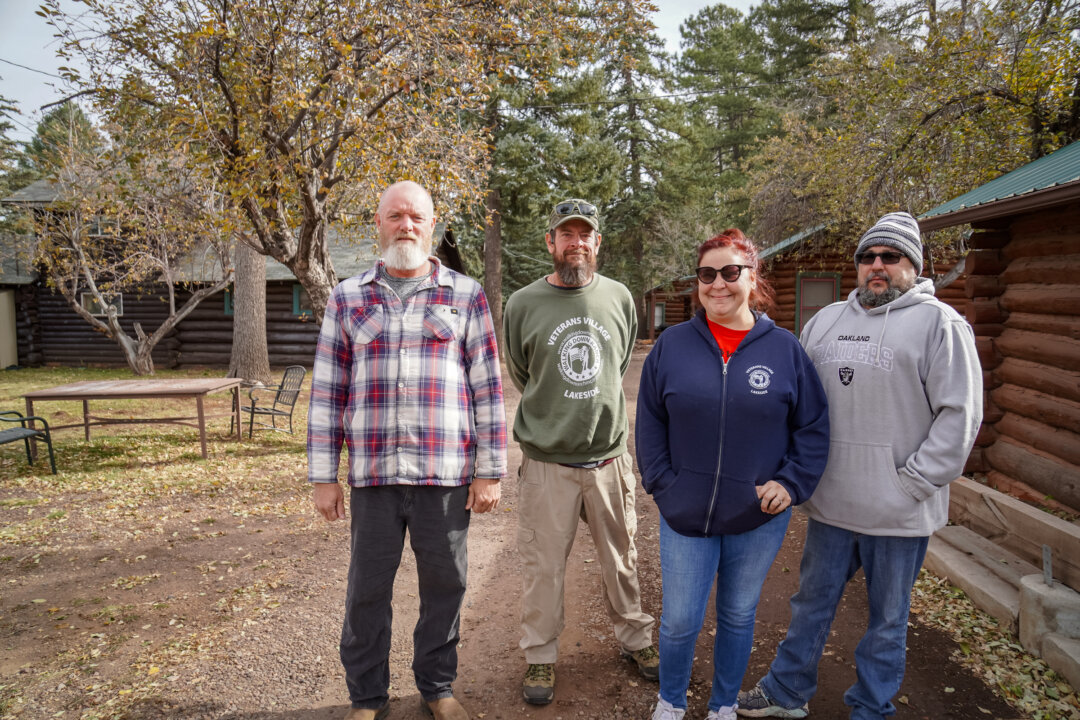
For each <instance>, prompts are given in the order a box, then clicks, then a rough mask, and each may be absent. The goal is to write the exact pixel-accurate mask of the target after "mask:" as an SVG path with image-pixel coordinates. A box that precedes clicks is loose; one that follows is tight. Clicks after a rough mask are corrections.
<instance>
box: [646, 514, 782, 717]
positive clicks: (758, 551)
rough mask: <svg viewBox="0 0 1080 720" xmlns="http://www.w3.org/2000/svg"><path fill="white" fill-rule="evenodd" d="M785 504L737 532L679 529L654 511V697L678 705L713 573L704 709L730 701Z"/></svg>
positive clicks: (683, 696) (746, 656) (742, 667)
mask: <svg viewBox="0 0 1080 720" xmlns="http://www.w3.org/2000/svg"><path fill="white" fill-rule="evenodd" d="M790 521H791V509H790V508H788V509H787V510H785V511H784V512H782V513H780V514H779V515H777V516H776V517H774V518H773V519H771V520H769V521H768V522H767V523H765V524H764V525H761V526H759V527H756V528H754V529H753V530H750V531H748V532H744V533H739V534H737V535H717V536H715V537H687V536H685V535H680V534H679V533H677V532H675V531H674V530H672V529H671V527H670V526H669V525H668V524H667V522H666V521H665V520H664V518H663V517H661V518H660V570H661V573H662V582H663V590H664V606H663V613H662V614H661V617H660V697H661V698H663V699H664V700H666V701H667V702H669V703H671V704H672V705H673V706H675V707H677V708H685V707H686V689H687V687H688V686H689V685H690V669H691V666H692V665H693V663H694V646H695V645H696V644H697V637H698V634H699V633H700V632H701V627H702V623H703V622H704V620H705V610H706V609H707V606H708V603H709V591H710V590H711V589H712V586H713V581H714V580H715V581H716V641H715V643H714V645H713V682H712V696H711V697H710V698H709V709H710V710H719V709H720V708H721V707H725V706H731V705H734V704H735V699H736V697H737V696H738V694H739V686H740V685H741V683H742V678H743V674H744V673H745V672H746V663H747V661H748V660H749V659H750V650H751V648H752V646H753V642H754V618H755V615H756V613H757V605H758V599H759V598H760V597H761V586H762V584H764V582H765V576H766V575H767V574H768V572H769V568H770V567H771V566H772V563H773V560H774V559H775V558H776V553H777V552H778V551H779V550H780V545H781V544H782V543H783V541H784V536H785V534H786V533H787V527H788V523H789V522H790Z"/></svg>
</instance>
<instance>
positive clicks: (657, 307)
mask: <svg viewBox="0 0 1080 720" xmlns="http://www.w3.org/2000/svg"><path fill="white" fill-rule="evenodd" d="M666 319H667V305H666V304H665V303H662V302H658V303H656V304H654V305H653V311H652V325H653V328H656V329H659V328H662V327H664V324H665V320H666Z"/></svg>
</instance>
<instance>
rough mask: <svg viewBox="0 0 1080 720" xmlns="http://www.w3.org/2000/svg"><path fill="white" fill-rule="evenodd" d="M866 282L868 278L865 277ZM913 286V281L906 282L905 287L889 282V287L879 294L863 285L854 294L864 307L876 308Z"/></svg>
mask: <svg viewBox="0 0 1080 720" xmlns="http://www.w3.org/2000/svg"><path fill="white" fill-rule="evenodd" d="M867 282H869V278H867ZM913 287H915V283H914V282H911V283H908V284H907V286H906V287H904V286H901V285H893V284H892V283H891V282H890V283H889V287H887V288H886V289H885V290H884V292H882V293H881V294H878V293H875V292H874V291H873V290H871V289H870V287H869V286H865V287H861V288H859V294H858V295H856V297H857V298H858V300H859V304H860V305H862V306H863V307H864V308H867V309H870V308H876V307H881V306H882V305H888V304H889V303H891V302H892V301H893V300H896V299H897V298H898V297H900V296H901V295H903V294H904V293H906V292H907V291H908V290H910V289H911V288H913Z"/></svg>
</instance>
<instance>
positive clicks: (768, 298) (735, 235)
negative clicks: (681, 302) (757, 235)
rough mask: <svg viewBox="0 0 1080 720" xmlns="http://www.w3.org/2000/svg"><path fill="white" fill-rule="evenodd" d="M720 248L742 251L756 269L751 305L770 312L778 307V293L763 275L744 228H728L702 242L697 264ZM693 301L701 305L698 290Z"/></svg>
mask: <svg viewBox="0 0 1080 720" xmlns="http://www.w3.org/2000/svg"><path fill="white" fill-rule="evenodd" d="M720 248H731V249H732V250H735V251H736V252H738V253H740V254H741V255H742V256H743V257H744V258H745V259H746V264H747V265H749V266H750V269H751V270H753V271H754V278H755V279H754V287H753V288H751V290H750V302H749V304H750V307H751V308H752V309H754V310H759V311H761V312H768V311H769V310H771V309H772V308H774V307H776V293H775V292H773V289H772V285H770V284H769V281H768V280H766V279H765V278H763V277H762V276H761V272H760V268H761V260H760V259H759V258H758V251H757V248H756V247H754V243H752V242H751V241H750V239H749V238H748V237H746V236H745V235H743V232H742V230H739V229H738V228H728V229H727V230H725V231H724V232H722V233H720V234H719V235H717V236H716V237H712V238H709V239H708V240H706V241H705V242H703V243H701V245H699V246H698V249H697V266H698V267H700V266H701V258H703V257H705V253H707V252H709V251H710V250H718V249H720ZM693 301H694V303H693V304H694V306H695V307H700V306H701V301H700V300H699V299H698V291H697V290H695V291H694V293H693Z"/></svg>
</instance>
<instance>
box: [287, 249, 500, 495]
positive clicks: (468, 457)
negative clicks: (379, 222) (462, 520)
mask: <svg viewBox="0 0 1080 720" xmlns="http://www.w3.org/2000/svg"><path fill="white" fill-rule="evenodd" d="M432 262H433V263H435V272H434V274H433V275H432V277H431V278H428V279H427V280H425V281H424V282H423V283H422V284H421V286H420V289H419V290H418V291H417V292H416V293H415V294H414V295H412V296H411V297H410V298H409V299H408V300H407V301H406V302H405V303H404V304H403V303H402V302H401V300H399V299H398V297H397V295H396V294H395V293H394V292H393V290H391V289H390V287H389V286H388V285H386V284H385V283H384V282H381V281H380V280H379V275H380V268H381V266H382V261H381V260H380V261H379V264H378V265H376V267H375V268H372V269H371V270H368V271H367V272H365V273H363V274H362V275H358V276H356V277H353V278H349V279H348V280H345V281H344V282H342V283H340V284H339V285H338V286H337V287H336V288H334V291H333V293H332V294H331V295H330V300H329V301H328V302H327V305H326V313H325V315H324V316H323V324H322V328H321V330H320V333H319V343H318V347H317V349H316V351H315V367H314V370H313V371H312V380H311V404H310V407H309V410H308V439H307V451H308V479H309V480H310V481H311V482H336V481H337V475H338V462H339V460H340V455H341V446H342V443H343V442H344V443H346V444H347V445H348V448H349V474H348V482H349V484H350V485H353V486H356V487H364V486H373V485H441V486H447V487H452V486H458V485H464V484H467V483H469V482H471V481H472V478H473V477H481V478H498V477H503V476H504V475H506V416H505V411H504V409H503V393H502V379H501V377H500V374H499V353H498V349H497V348H496V345H495V330H494V326H493V325H492V320H491V311H490V309H489V308H488V304H487V298H486V297H485V296H484V291H483V289H482V288H481V287H480V285H479V284H478V283H477V282H476V281H475V280H473V279H472V278H469V277H467V276H465V275H461V274H460V273H456V272H454V271H453V270H450V269H448V268H444V267H443V266H442V265H441V264H439V263H438V262H437V261H436V260H435V259H432Z"/></svg>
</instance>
